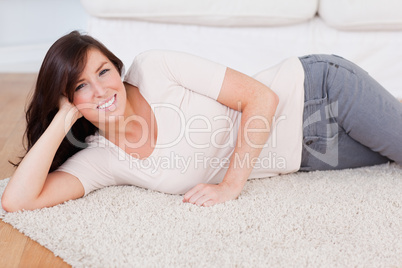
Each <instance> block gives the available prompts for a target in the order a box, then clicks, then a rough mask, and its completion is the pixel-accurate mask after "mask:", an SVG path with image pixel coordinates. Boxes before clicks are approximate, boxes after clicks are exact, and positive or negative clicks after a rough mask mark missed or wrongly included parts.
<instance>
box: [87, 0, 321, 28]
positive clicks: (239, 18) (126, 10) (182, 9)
mask: <svg viewBox="0 0 402 268" xmlns="http://www.w3.org/2000/svg"><path fill="white" fill-rule="evenodd" d="M81 3H82V5H83V6H84V8H85V9H86V10H87V12H88V13H89V14H90V15H92V16H95V17H102V18H125V19H137V20H145V21H154V22H163V23H184V24H198V25H210V26H269V25H286V24H292V23H298V22H301V21H306V20H309V19H311V18H312V17H314V15H315V14H316V12H317V9H318V0H303V1H300V0H280V1H278V0H238V1H233V0H192V1H189V0H169V1H166V0H145V1H144V0H142V1H138V0H115V1H110V0H81Z"/></svg>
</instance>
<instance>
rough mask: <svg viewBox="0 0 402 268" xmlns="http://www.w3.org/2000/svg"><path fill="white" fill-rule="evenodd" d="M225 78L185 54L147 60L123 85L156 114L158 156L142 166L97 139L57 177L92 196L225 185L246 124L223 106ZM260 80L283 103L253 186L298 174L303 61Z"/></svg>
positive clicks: (138, 61) (151, 55)
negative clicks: (110, 190) (106, 190)
mask: <svg viewBox="0 0 402 268" xmlns="http://www.w3.org/2000/svg"><path fill="white" fill-rule="evenodd" d="M225 72H226V67H225V66H223V65H221V64H218V63H215V62H211V61H209V60H206V59H203V58H200V57H197V56H194V55H190V54H186V53H180V52H173V51H159V50H151V51H147V52H144V53H141V54H140V55H138V56H137V57H136V58H135V60H134V62H133V64H132V66H131V67H130V69H129V70H128V72H127V74H126V76H125V79H124V80H125V81H126V82H127V83H129V84H132V85H134V86H137V87H138V88H139V90H140V92H141V94H142V95H143V96H144V98H145V99H146V101H147V102H148V103H149V104H150V105H151V108H152V110H153V112H154V114H155V118H156V122H157V127H158V137H157V142H156V146H155V149H154V151H153V152H152V154H151V155H150V156H149V157H148V158H146V159H143V160H140V159H138V158H136V157H133V156H131V155H128V154H126V153H125V152H124V150H122V149H121V148H119V147H118V146H116V145H114V144H113V143H111V142H110V141H108V140H107V139H106V138H104V137H103V136H101V135H98V134H97V135H94V136H90V137H88V138H87V143H88V144H89V147H88V148H86V149H83V150H81V151H80V152H78V153H77V154H75V155H74V156H72V157H71V158H69V159H68V160H67V161H66V162H65V163H64V164H63V165H62V166H61V167H60V168H59V169H58V170H60V171H64V172H68V173H70V174H72V175H74V176H76V177H77V178H78V179H79V180H80V181H81V182H82V184H83V186H84V189H85V194H88V193H89V192H91V191H93V190H95V189H99V188H102V187H105V186H110V185H136V186H139V187H144V188H148V189H153V190H157V191H161V192H166V193H172V194H183V193H185V192H187V191H188V190H189V189H191V188H192V187H194V186H195V185H196V184H198V183H219V182H221V181H222V179H223V177H224V175H225V173H226V170H227V168H228V166H229V159H230V156H231V155H232V153H233V151H234V147H235V144H236V140H237V133H238V130H239V127H240V119H241V113H240V112H238V111H235V110H233V109H230V108H229V107H227V106H225V105H222V104H221V103H219V102H217V101H216V100H217V98H218V95H219V92H220V89H221V87H222V83H223V79H224V76H225ZM254 78H255V79H257V80H259V81H261V82H262V83H264V84H266V85H268V86H269V87H270V88H271V89H272V90H273V91H275V92H276V93H277V94H278V96H279V99H280V102H279V105H278V108H277V111H276V114H275V118H276V120H275V121H274V122H273V127H272V128H271V135H270V137H269V139H268V141H267V143H266V146H265V148H263V149H262V152H261V154H260V156H259V158H258V159H255V160H254V164H255V168H254V169H253V171H252V173H251V175H250V178H259V177H268V176H275V175H279V174H286V173H291V172H295V171H297V170H298V169H299V168H300V162H301V149H302V117H303V101H304V88H303V83H304V71H303V67H302V65H301V63H300V61H299V59H298V58H296V57H294V58H289V59H287V60H285V61H283V62H282V63H280V64H278V65H277V66H275V67H272V68H270V69H267V70H265V71H262V72H260V73H259V74H257V75H255V76H254ZM235 161H236V159H235ZM237 164H239V165H243V164H245V163H244V162H241V161H239V160H237Z"/></svg>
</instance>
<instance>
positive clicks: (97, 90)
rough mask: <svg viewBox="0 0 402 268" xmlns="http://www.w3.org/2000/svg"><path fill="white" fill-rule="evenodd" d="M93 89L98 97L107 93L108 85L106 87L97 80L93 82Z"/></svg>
mask: <svg viewBox="0 0 402 268" xmlns="http://www.w3.org/2000/svg"><path fill="white" fill-rule="evenodd" d="M93 90H94V94H95V96H96V97H102V96H103V95H105V92H106V87H104V86H103V84H102V83H100V82H95V83H94V84H93Z"/></svg>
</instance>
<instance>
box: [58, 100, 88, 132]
mask: <svg viewBox="0 0 402 268" xmlns="http://www.w3.org/2000/svg"><path fill="white" fill-rule="evenodd" d="M57 115H60V116H63V117H64V118H65V125H66V126H69V127H71V126H72V125H74V123H75V122H76V121H77V120H78V119H80V118H81V117H82V114H81V112H80V111H79V110H78V109H77V107H76V106H75V105H74V104H72V103H71V102H69V101H68V99H67V97H65V96H61V97H60V101H59V112H58V113H57Z"/></svg>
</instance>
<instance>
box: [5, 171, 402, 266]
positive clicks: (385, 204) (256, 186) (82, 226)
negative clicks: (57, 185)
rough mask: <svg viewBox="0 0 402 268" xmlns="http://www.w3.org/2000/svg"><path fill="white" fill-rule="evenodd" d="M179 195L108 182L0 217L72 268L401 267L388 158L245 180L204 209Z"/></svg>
mask: <svg viewBox="0 0 402 268" xmlns="http://www.w3.org/2000/svg"><path fill="white" fill-rule="evenodd" d="M6 182H7V181H6V180H2V181H0V194H1V192H2V191H3V189H4V187H5V185H6ZM181 200H182V196H177V195H167V194H162V193H158V192H153V191H149V190H144V189H140V188H137V187H130V186H114V187H108V188H105V189H101V190H98V191H95V192H93V193H92V194H90V195H88V196H87V197H85V198H82V199H79V200H75V201H69V202H67V203H65V204H62V205H58V206H56V207H53V208H46V209H41V210H36V211H27V212H17V213H5V214H4V213H3V214H2V215H1V217H2V218H3V221H5V222H8V223H10V224H11V225H13V226H14V227H15V228H17V229H18V230H20V231H21V232H23V233H24V234H26V235H27V236H29V237H31V238H32V239H33V240H35V241H38V242H39V243H40V244H42V245H44V246H45V247H47V248H48V249H50V250H51V251H53V252H54V253H55V255H57V256H60V257H61V258H63V259H64V260H65V261H66V262H67V263H69V264H71V265H73V266H74V267H133V266H134V267H143V266H147V267H149V266H152V267H156V266H160V267H289V266H290V267H330V266H331V267H334V266H342V267H356V266H357V267H402V168H401V167H399V166H397V165H395V164H390V165H389V164H387V165H380V166H375V167H370V168H361V169H355V170H343V171H330V172H312V173H297V174H292V175H286V176H280V177H275V178H268V179H258V180H253V181H249V182H248V183H247V184H246V187H245V189H244V191H243V192H242V194H241V196H240V197H239V199H238V200H235V201H230V202H227V203H225V204H221V205H217V206H214V207H211V208H203V207H197V206H194V205H191V204H183V203H182V202H181Z"/></svg>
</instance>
